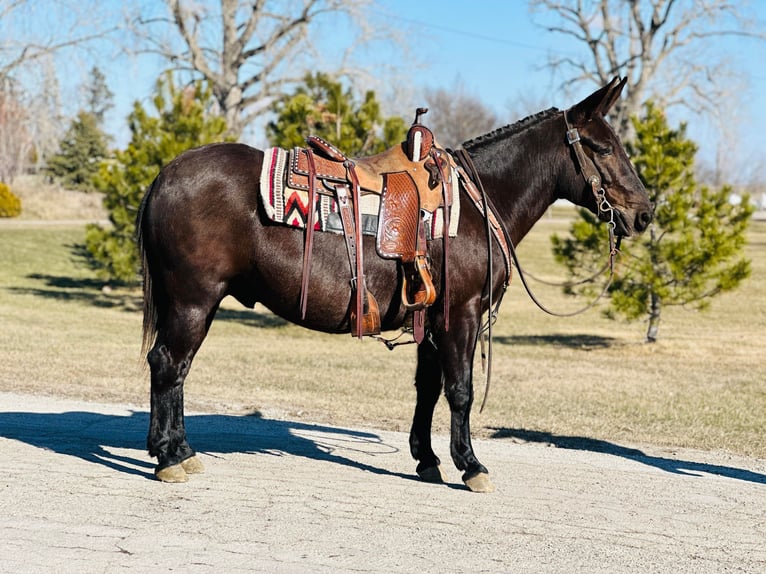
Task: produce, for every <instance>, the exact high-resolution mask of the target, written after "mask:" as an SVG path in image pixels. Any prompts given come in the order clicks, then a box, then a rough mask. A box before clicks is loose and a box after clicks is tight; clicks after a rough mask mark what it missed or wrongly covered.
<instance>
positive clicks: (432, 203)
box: [289, 136, 446, 212]
mask: <svg viewBox="0 0 766 574" xmlns="http://www.w3.org/2000/svg"><path fill="white" fill-rule="evenodd" d="M306 143H307V144H308V148H309V149H310V150H311V151H312V152H313V153H314V165H315V169H316V177H317V179H319V180H320V181H321V182H322V183H323V187H324V190H320V193H321V192H322V191H324V192H325V193H328V194H332V193H333V192H334V189H335V187H336V186H337V185H338V184H343V183H346V182H348V169H347V166H348V165H349V162H352V163H353V166H354V170H355V171H356V176H357V178H358V180H359V187H360V188H361V191H362V193H375V194H378V195H381V194H382V193H383V189H384V181H383V179H384V178H383V176H384V175H385V174H387V173H396V172H407V173H408V174H409V175H410V177H412V179H413V181H414V182H415V187H416V188H417V192H418V195H419V197H420V207H421V209H423V210H425V211H429V212H433V211H435V210H436V209H437V208H438V207H439V206H440V205H442V190H441V185H440V181H439V176H438V174H437V173H436V170H435V165H432V164H431V162H429V159H430V156H429V155H426V156H425V158H424V159H423V160H421V161H412V160H411V159H410V157H408V154H407V150H406V148H407V147H408V142H402V143H401V144H398V145H395V146H393V147H391V148H389V149H387V150H386V151H384V152H381V153H379V154H376V155H373V156H369V157H362V158H349V157H347V156H346V155H345V154H343V153H342V152H341V151H340V150H338V149H337V148H336V147H335V146H333V145H332V144H331V143H329V142H327V141H325V140H323V139H322V138H320V137H317V136H309V137H308V138H306ZM437 149H438V148H437ZM429 151H430V150H429ZM444 155H446V154H444ZM292 161H293V165H292V166H291V169H290V176H289V177H290V181H289V185H290V186H291V187H297V188H299V189H306V190H307V189H308V185H309V183H308V179H309V170H310V168H309V163H308V158H307V157H306V149H300V148H296V149H295V150H294V153H293V154H292ZM445 166H446V163H443V164H442V167H445Z"/></svg>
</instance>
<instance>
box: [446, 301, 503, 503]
mask: <svg viewBox="0 0 766 574" xmlns="http://www.w3.org/2000/svg"><path fill="white" fill-rule="evenodd" d="M476 316H477V318H478V319H477V320H473V319H471V318H465V319H463V320H461V321H460V322H458V321H455V323H457V324H453V325H452V326H451V327H450V330H449V332H448V333H445V334H444V335H443V336H442V337H441V338H440V339H441V341H440V342H439V343H438V345H439V352H440V356H441V360H442V370H443V373H444V392H445V395H446V396H447V402H448V403H449V407H450V413H451V427H450V454H451V455H452V460H453V461H454V462H455V466H457V468H458V469H459V470H463V471H465V472H464V474H463V482H464V483H465V484H466V486H467V487H468V488H469V489H470V490H472V491H473V492H492V491H494V490H495V486H494V485H493V484H492V482H491V481H490V480H489V472H488V471H487V468H486V467H485V466H484V465H483V464H481V463H480V462H479V460H478V459H477V458H476V455H475V454H474V451H473V446H472V445H471V406H472V405H473V381H472V378H473V357H474V352H475V350H476V339H477V333H478V329H479V324H478V322H479V320H480V317H479V316H478V314H477V315H476Z"/></svg>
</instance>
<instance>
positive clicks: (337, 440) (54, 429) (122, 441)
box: [0, 411, 414, 479]
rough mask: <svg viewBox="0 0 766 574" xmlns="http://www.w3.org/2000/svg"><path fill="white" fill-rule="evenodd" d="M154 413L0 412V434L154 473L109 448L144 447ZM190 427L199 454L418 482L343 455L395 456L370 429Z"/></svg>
mask: <svg viewBox="0 0 766 574" xmlns="http://www.w3.org/2000/svg"><path fill="white" fill-rule="evenodd" d="M148 425H149V415H148V413H146V412H132V413H131V414H130V415H125V416H121V415H106V414H99V413H93V412H83V411H70V412H65V413H34V412H3V413H0V437H5V438H8V439H14V440H18V441H21V442H24V443H26V444H29V445H32V446H35V447H38V448H42V449H46V450H50V451H53V452H56V453H59V454H66V455H69V456H74V457H77V458H80V459H82V460H85V461H88V462H91V463H94V464H99V465H102V466H105V467H107V468H110V469H113V470H116V471H119V472H123V473H127V474H134V475H139V476H143V477H145V478H152V479H153V478H154V473H153V469H154V462H153V459H150V458H149V456H148V454H146V455H144V456H143V457H141V458H136V457H133V456H127V455H121V454H115V453H114V452H112V449H136V450H139V451H144V452H145V444H146V430H147V428H148ZM186 429H187V431H188V433H189V435H190V442H191V444H192V446H193V447H194V448H195V449H196V450H197V452H198V453H204V454H208V455H211V456H219V455H225V454H230V453H254V454H268V455H271V456H283V455H293V456H300V457H305V458H308V459H312V460H320V461H327V462H332V463H335V464H340V465H343V466H348V467H352V468H356V469H359V470H364V471H367V472H372V473H374V474H383V475H390V476H396V477H399V478H406V479H414V477H413V476H410V475H405V474H401V473H396V472H391V471H388V470H386V469H384V468H379V467H377V466H375V465H373V464H369V463H365V462H359V461H358V460H354V459H353V458H350V456H344V454H348V455H350V454H351V453H355V454H356V455H357V457H356V458H359V456H358V454H359V453H362V454H364V455H366V457H367V458H370V459H372V458H374V457H375V456H380V455H386V454H394V453H397V452H398V451H399V449H398V448H396V447H395V446H392V445H390V444H387V443H385V442H384V441H383V439H381V437H380V436H378V435H376V434H375V433H371V432H363V431H356V430H349V429H343V428H334V427H327V426H322V425H315V424H305V423H300V422H292V421H279V420H271V419H265V418H261V417H260V416H257V415H254V416H232V415H188V416H187V417H186Z"/></svg>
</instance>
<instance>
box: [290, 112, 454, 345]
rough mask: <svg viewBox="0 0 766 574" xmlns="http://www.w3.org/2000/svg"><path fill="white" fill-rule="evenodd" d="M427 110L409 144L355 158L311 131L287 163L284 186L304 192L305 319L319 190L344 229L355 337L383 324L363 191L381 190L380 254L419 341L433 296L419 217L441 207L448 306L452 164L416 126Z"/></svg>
mask: <svg viewBox="0 0 766 574" xmlns="http://www.w3.org/2000/svg"><path fill="white" fill-rule="evenodd" d="M427 111H428V110H427V109H425V108H418V109H417V111H416V113H415V120H414V121H413V123H412V126H411V127H410V129H409V131H408V133H407V139H406V141H404V142H402V143H401V144H400V145H397V146H394V147H392V148H390V149H388V150H387V151H385V152H383V153H380V154H378V155H374V156H371V157H366V158H359V159H352V158H349V157H346V155H345V154H343V153H342V152H341V151H340V150H339V149H338V148H336V147H335V146H333V145H332V144H330V143H329V142H327V141H325V140H323V139H321V138H319V137H316V136H309V137H308V138H307V139H306V142H307V147H306V148H304V149H296V150H295V151H296V153H294V154H293V155H292V158H293V159H292V165H291V166H290V167H289V169H288V170H287V171H288V175H287V177H288V178H289V182H288V185H289V186H290V187H294V188H298V189H305V190H307V191H308V207H309V209H308V218H307V221H306V235H305V243H304V253H303V276H302V282H301V298H300V306H301V316H302V317H305V315H306V305H307V301H308V285H309V279H310V275H311V254H312V249H313V238H314V228H315V223H316V202H317V194H320V193H321V194H331V195H333V196H334V198H335V200H336V202H337V205H338V211H339V214H340V220H341V224H342V227H343V235H344V238H345V242H346V249H347V252H348V260H349V266H350V268H351V277H352V278H351V288H352V294H353V296H352V300H351V310H350V321H351V325H352V335H355V336H358V337H359V338H361V337H363V336H365V335H377V334H379V333H380V328H381V323H380V312H379V310H378V304H377V301H376V300H375V297H374V296H373V294H372V293H370V291H369V290H368V289H367V285H366V282H365V277H364V261H363V256H362V227H361V216H360V208H359V202H360V198H361V196H362V194H366V193H376V194H379V195H380V214H379V223H378V230H377V237H376V248H377V252H378V255H380V257H382V258H384V259H397V260H399V261H400V262H401V264H402V269H403V283H402V289H401V299H402V304H403V305H404V307H405V309H406V310H407V311H412V312H413V334H414V338H415V340H416V341H417V342H418V343H420V342H421V341H422V340H423V337H424V332H425V330H424V322H425V309H426V308H427V307H428V306H430V305H431V304H432V303H433V302H434V301H435V300H436V288H435V287H434V284H433V279H432V276H431V266H430V262H429V259H428V256H427V244H426V235H425V226H424V215H426V214H430V213H433V212H434V211H435V210H436V209H437V208H438V207H440V206H442V207H443V209H442V213H443V218H444V233H443V242H444V273H443V275H444V282H443V285H444V304H445V310H446V309H447V305H448V300H447V299H448V274H447V267H446V262H447V255H448V242H449V228H450V224H449V216H450V214H449V212H450V209H449V208H450V206H451V205H452V184H453V179H455V178H454V177H453V171H454V161H453V160H452V157H451V156H450V155H449V154H448V153H447V152H446V151H445V150H443V149H441V148H440V147H439V146H438V145H437V144H436V142H435V140H434V136H433V133H432V132H431V130H430V129H428V128H427V127H425V126H424V125H423V124H421V123H420V118H421V116H422V115H423V114H425V113H426V112H427ZM445 320H446V321H448V319H445Z"/></svg>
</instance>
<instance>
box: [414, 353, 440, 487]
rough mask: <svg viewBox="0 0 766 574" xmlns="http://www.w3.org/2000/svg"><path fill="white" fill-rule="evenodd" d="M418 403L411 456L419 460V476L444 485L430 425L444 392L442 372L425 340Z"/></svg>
mask: <svg viewBox="0 0 766 574" xmlns="http://www.w3.org/2000/svg"><path fill="white" fill-rule="evenodd" d="M415 389H416V390H417V403H416V404H415V415H414V417H413V418H412V428H411V430H410V453H412V458H414V459H415V460H417V461H418V466H417V473H418V476H419V477H420V478H422V479H423V480H424V481H426V482H445V481H446V480H447V477H446V475H445V474H444V471H443V470H442V468H441V461H440V460H439V457H438V456H436V454H435V453H434V451H433V448H432V447H431V425H432V422H433V415H434V407H436V402H437V401H438V400H439V395H440V394H441V390H442V369H441V364H440V362H439V353H438V351H437V350H436V348H435V347H434V346H433V344H432V343H431V342H430V341H428V340H426V341H423V342H422V343H421V344H420V345H418V366H417V370H416V371H415Z"/></svg>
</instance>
